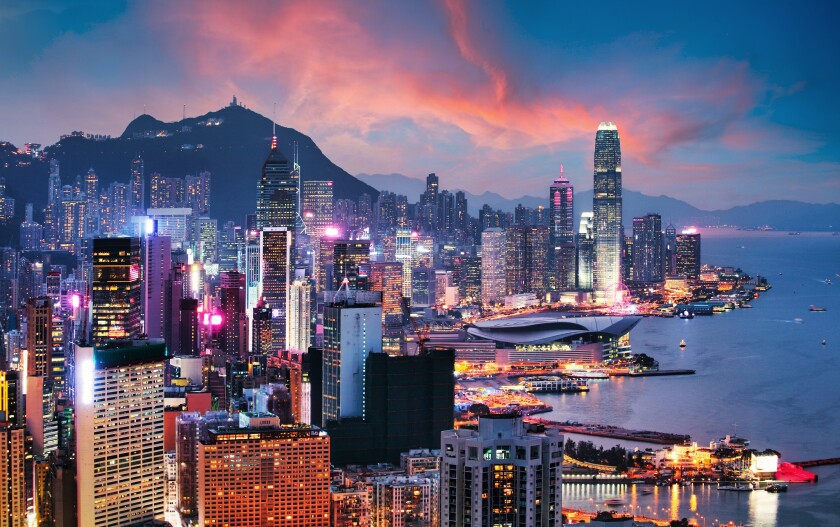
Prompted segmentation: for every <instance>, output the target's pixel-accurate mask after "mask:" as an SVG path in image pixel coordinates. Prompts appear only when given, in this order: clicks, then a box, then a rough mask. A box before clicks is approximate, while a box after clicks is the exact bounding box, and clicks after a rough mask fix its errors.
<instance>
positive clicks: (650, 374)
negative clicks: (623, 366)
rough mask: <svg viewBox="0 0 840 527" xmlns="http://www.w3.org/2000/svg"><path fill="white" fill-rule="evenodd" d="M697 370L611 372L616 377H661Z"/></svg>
mask: <svg viewBox="0 0 840 527" xmlns="http://www.w3.org/2000/svg"><path fill="white" fill-rule="evenodd" d="M695 373H697V371H696V370H645V371H628V372H616V373H610V375H613V376H616V377H660V376H665V375H694V374H695Z"/></svg>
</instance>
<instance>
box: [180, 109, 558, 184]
mask: <svg viewBox="0 0 840 527" xmlns="http://www.w3.org/2000/svg"><path fill="white" fill-rule="evenodd" d="M186 118H187V105H186V104H185V105H184V110H183V111H182V112H181V120H182V121H183V120H184V119H186ZM561 172H562V170H561Z"/></svg>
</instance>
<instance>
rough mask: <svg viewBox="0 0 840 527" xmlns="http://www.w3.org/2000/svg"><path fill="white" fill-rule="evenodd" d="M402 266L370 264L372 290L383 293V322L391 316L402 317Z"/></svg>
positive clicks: (396, 263)
mask: <svg viewBox="0 0 840 527" xmlns="http://www.w3.org/2000/svg"><path fill="white" fill-rule="evenodd" d="M402 275H403V271H402V264H401V263H400V262H383V263H372V264H370V290H371V291H379V292H380V293H382V321H383V323H384V322H385V318H386V317H387V316H389V315H393V316H397V317H402V314H403V306H402Z"/></svg>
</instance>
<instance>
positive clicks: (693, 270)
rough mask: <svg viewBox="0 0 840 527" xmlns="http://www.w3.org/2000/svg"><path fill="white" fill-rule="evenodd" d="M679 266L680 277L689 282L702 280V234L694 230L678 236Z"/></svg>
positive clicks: (677, 255) (677, 266)
mask: <svg viewBox="0 0 840 527" xmlns="http://www.w3.org/2000/svg"><path fill="white" fill-rule="evenodd" d="M676 257H677V265H676V271H677V273H676V274H678V275H683V276H685V277H686V278H688V279H689V280H697V279H699V278H700V233H699V232H696V231H695V230H693V229H688V230H684V231H682V233H680V234H677V254H676Z"/></svg>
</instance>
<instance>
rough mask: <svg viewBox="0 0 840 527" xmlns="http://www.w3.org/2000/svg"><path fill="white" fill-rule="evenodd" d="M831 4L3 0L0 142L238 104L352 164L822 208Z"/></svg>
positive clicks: (514, 182)
mask: <svg viewBox="0 0 840 527" xmlns="http://www.w3.org/2000/svg"><path fill="white" fill-rule="evenodd" d="M839 12H840V8H838V7H837V4H836V3H833V2H808V3H806V4H804V5H797V6H792V5H790V4H788V3H785V2H705V3H691V4H685V3H680V2H609V1H607V2H599V3H598V4H597V8H596V7H593V6H592V4H591V3H589V2H579V3H573V2H559V1H555V2H507V3H503V2H474V1H468V0H440V1H433V2H347V1H333V2H329V1H318V2H273V1H260V2H255V1H250V2H236V3H232V2H222V1H207V2H197V1H196V2H162V1H160V2H158V1H151V2H136V3H135V2H111V1H101V2H96V1H91V2H84V1H80V2H73V3H62V2H57V1H43V2H37V1H36V2H11V3H9V2H7V3H4V5H2V6H0V46H1V47H2V49H4V50H8V51H9V52H7V53H4V54H2V56H0V71H3V75H2V76H0V95H2V97H0V140H10V141H12V142H14V143H16V144H19V145H20V144H22V143H24V142H26V141H35V142H41V143H44V144H51V143H53V142H55V141H56V140H57V139H58V136H59V135H60V134H62V133H67V132H69V131H71V130H79V129H81V130H84V131H87V132H95V133H110V134H119V133H121V132H122V130H123V128H124V127H125V125H126V124H127V123H128V122H129V121H130V119H131V118H132V117H133V116H135V115H137V114H139V113H142V111H143V108H144V106H145V108H146V109H147V111H148V113H150V114H152V115H154V116H155V117H157V118H160V119H163V120H176V119H178V118H180V115H181V111H182V107H183V105H184V104H186V105H187V113H188V114H189V115H200V114H202V113H205V112H207V111H211V110H215V109H218V108H219V107H220V106H222V105H224V104H226V103H227V101H229V100H230V97H231V96H232V95H233V94H234V93H236V94H237V96H238V97H239V98H240V100H242V101H243V102H244V103H245V104H246V105H248V106H249V107H250V108H252V109H254V110H256V111H259V112H261V113H263V114H264V115H267V116H270V115H271V112H272V106H273V104H274V103H275V102H276V103H277V108H278V111H277V120H278V121H279V122H280V123H281V124H283V125H286V126H292V127H294V128H297V129H299V130H300V131H302V132H304V133H306V134H308V135H310V136H312V137H313V139H315V141H316V142H317V143H318V144H319V145H320V146H321V148H322V149H323V150H324V151H325V153H326V154H327V155H328V156H329V157H330V158H332V159H333V160H334V161H335V162H336V163H338V164H339V165H341V166H342V167H344V168H345V169H347V170H348V171H349V172H351V173H360V172H368V173H377V172H378V173H391V172H399V173H403V174H406V175H408V176H411V177H417V178H421V177H424V175H425V174H426V173H428V172H436V173H437V174H438V175H439V176H440V178H441V183H442V185H443V186H444V187H451V188H455V187H460V188H465V189H468V190H470V191H472V192H475V193H481V192H483V191H484V190H492V191H495V192H498V193H500V194H502V195H505V196H507V197H517V196H519V195H522V194H532V195H542V194H545V193H546V192H547V188H548V186H549V184H550V183H551V181H552V180H553V179H554V177H556V175H557V173H558V171H559V165H560V163H563V164H564V165H565V171H566V175H567V176H568V177H569V179H571V181H572V183H573V184H575V186H576V187H577V188H579V189H586V188H591V186H592V183H591V181H592V149H593V143H594V137H595V130H596V128H597V126H598V123H599V122H600V121H602V120H611V121H614V122H616V123H617V124H618V126H619V130H620V134H621V138H622V150H623V158H624V163H623V164H624V185H625V186H626V187H627V188H631V189H634V190H640V191H643V192H645V193H648V194H667V195H670V196H674V197H677V198H680V199H684V200H686V201H688V202H690V203H692V204H693V205H696V206H699V207H701V208H706V209H712V208H720V207H727V206H732V205H738V204H743V203H749V202H753V201H758V200H765V199H797V200H803V201H811V202H820V203H825V202H840V134H838V132H837V131H836V129H837V126H836V124H835V123H836V121H837V120H838V114H840V102H839V101H838V99H837V96H836V92H837V86H840V78H838V77H840V68H838V67H837V65H838V63H839V62H840V61H839V60H838V59H840V33H838V32H837V31H836V25H837V23H838V22H839V21H840V16H838V13H839Z"/></svg>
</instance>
